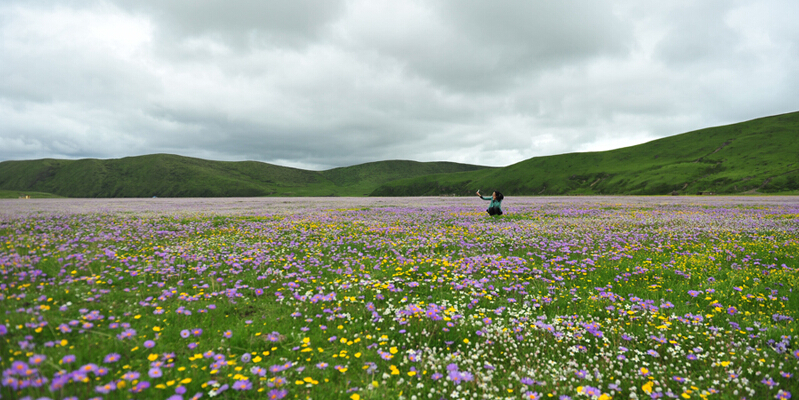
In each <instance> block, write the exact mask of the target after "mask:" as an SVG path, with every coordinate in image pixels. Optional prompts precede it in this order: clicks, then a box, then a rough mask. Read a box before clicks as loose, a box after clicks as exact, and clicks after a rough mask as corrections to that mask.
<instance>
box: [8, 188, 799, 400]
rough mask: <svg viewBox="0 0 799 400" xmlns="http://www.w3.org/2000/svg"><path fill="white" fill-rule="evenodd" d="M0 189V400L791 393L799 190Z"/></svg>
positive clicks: (798, 342)
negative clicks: (170, 195) (735, 194)
mask: <svg viewBox="0 0 799 400" xmlns="http://www.w3.org/2000/svg"><path fill="white" fill-rule="evenodd" d="M486 204H487V203H486V202H483V201H481V200H479V199H474V198H421V199H408V198H404V199H402V198H401V199H274V198H272V199H236V200H233V199H216V200H214V199H185V200H177V199H139V200H110V201H109V200H71V199H45V200H28V201H23V200H2V201H0V273H2V281H1V282H0V310H2V315H0V368H2V371H3V372H2V386H0V394H1V395H2V398H3V399H20V398H31V399H38V398H51V399H65V398H70V399H75V398H77V399H90V398H102V399H127V398H137V399H167V398H170V399H196V398H200V397H202V398H224V399H239V398H242V399H247V398H252V399H256V398H258V399H261V398H267V399H281V398H286V399H306V398H312V399H355V400H358V399H384V398H385V399H393V398H405V399H441V398H444V399H456V398H468V399H471V398H488V399H538V398H543V399H548V398H553V399H567V398H571V399H608V398H615V399H622V398H623V399H627V398H631V397H632V398H639V399H643V398H669V397H671V398H685V399H688V398H697V399H698V398H703V399H704V398H707V399H729V398H736V399H737V398H743V397H745V398H750V399H751V398H765V399H771V398H778V399H787V398H791V396H792V393H793V394H799V337H797V333H798V332H795V330H796V328H797V321H796V319H797V318H799V315H798V314H799V297H798V296H799V293H793V289H794V288H795V287H797V283H798V282H797V277H799V270H798V268H799V261H797V258H796V257H797V256H799V199H797V198H796V197H781V198H780V197H748V198H709V199H708V198H682V197H679V198H677V197H674V198H672V197H652V198H621V197H620V198H614V197H602V198H513V197H509V198H507V199H506V200H505V202H504V204H503V208H504V210H505V213H506V214H505V215H503V216H501V217H497V218H492V217H489V216H487V215H486V213H485V210H484V209H485V207H486Z"/></svg>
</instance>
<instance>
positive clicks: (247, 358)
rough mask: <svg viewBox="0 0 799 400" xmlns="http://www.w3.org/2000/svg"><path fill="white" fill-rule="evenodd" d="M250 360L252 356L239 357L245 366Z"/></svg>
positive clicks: (246, 354)
mask: <svg viewBox="0 0 799 400" xmlns="http://www.w3.org/2000/svg"><path fill="white" fill-rule="evenodd" d="M250 360H252V356H251V355H250V353H244V354H242V355H241V362H243V363H245V364H246V363H248V362H250Z"/></svg>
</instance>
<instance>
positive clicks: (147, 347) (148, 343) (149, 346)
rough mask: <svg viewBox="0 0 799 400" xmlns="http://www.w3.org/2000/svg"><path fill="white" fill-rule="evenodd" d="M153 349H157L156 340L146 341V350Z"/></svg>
mask: <svg viewBox="0 0 799 400" xmlns="http://www.w3.org/2000/svg"><path fill="white" fill-rule="evenodd" d="M153 347H155V341H154V340H145V341H144V348H146V349H152V348H153Z"/></svg>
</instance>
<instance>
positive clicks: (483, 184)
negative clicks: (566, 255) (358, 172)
mask: <svg viewBox="0 0 799 400" xmlns="http://www.w3.org/2000/svg"><path fill="white" fill-rule="evenodd" d="M477 189H481V190H482V191H483V192H487V193H490V192H491V190H501V191H502V192H503V193H507V194H513V195H560V194H569V195H582V194H632V195H656V194H700V193H718V194H722V193H723V194H732V193H795V192H796V191H797V190H799V112H795V113H790V114H783V115H777V116H773V117H766V118H760V119H756V120H752V121H747V122H742V123H738V124H733V125H727V126H720V127H715V128H707V129H701V130H697V131H693V132H688V133H684V134H681V135H676V136H671V137H667V138H663V139H659V140H655V141H652V142H648V143H644V144H641V145H637V146H632V147H626V148H622V149H617V150H611V151H604V152H593V153H571V154H562V155H556V156H548V157H536V158H531V159H528V160H525V161H522V162H519V163H517V164H513V165H510V166H508V167H504V168H498V169H492V170H480V171H475V172H464V173H457V174H448V175H429V176H423V177H417V178H410V179H402V180H397V181H392V182H389V183H387V184H385V185H383V186H381V187H379V188H378V189H377V190H375V191H374V192H373V193H372V194H373V195H376V196H418V195H439V194H457V195H469V194H473V193H474V192H475V191H476V190H477Z"/></svg>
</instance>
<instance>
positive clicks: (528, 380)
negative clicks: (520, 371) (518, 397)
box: [519, 376, 535, 386]
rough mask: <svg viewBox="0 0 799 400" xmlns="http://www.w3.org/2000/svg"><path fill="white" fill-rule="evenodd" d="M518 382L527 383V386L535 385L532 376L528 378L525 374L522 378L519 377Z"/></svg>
mask: <svg viewBox="0 0 799 400" xmlns="http://www.w3.org/2000/svg"><path fill="white" fill-rule="evenodd" d="M519 383H521V384H522V385H527V386H532V385H535V381H534V380H533V379H532V378H529V377H526V376H525V377H524V378H522V379H519Z"/></svg>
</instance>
